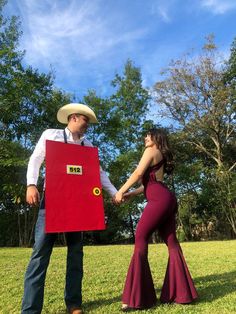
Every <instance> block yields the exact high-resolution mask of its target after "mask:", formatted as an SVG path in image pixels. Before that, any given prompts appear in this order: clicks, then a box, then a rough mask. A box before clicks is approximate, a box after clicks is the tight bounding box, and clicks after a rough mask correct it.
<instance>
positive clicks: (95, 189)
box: [93, 187, 101, 196]
mask: <svg viewBox="0 0 236 314" xmlns="http://www.w3.org/2000/svg"><path fill="white" fill-rule="evenodd" d="M93 194H94V195H95V196H99V195H100V194H101V190H100V189H99V188H98V187H95V188H94V189H93Z"/></svg>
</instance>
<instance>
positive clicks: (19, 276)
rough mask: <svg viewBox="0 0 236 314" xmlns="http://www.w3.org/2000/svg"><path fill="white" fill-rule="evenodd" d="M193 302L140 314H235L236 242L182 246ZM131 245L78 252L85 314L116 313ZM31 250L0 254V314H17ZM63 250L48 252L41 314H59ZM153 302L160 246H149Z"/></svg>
mask: <svg viewBox="0 0 236 314" xmlns="http://www.w3.org/2000/svg"><path fill="white" fill-rule="evenodd" d="M181 246H182V248H183V251H184V255H185V258H186V261H187V263H188V266H189V270H190V272H191V274H192V277H193V279H194V282H195V284H196V288H197V290H198V293H199V299H198V300H197V301H196V302H195V303H194V304H191V305H161V304H160V303H158V304H157V306H156V307H155V308H153V309H150V310H146V311H140V313H211V314H215V313H223V314H224V313H236V241H214V242H193V243H182V245H181ZM132 252H133V246H132V245H114V246H86V247H84V253H85V255H84V281H83V307H84V310H85V313H96V314H99V313H103V314H106V313H112V314H115V313H121V312H120V297H121V292H122V288H123V284H124V280H125V276H126V272H127V268H128V264H129V261H130V257H131V255H132ZM30 254H31V249H22V248H1V249H0V280H1V284H0V313H1V314H10V313H11V314H13V313H20V306H21V297H22V293H23V277H24V272H25V268H26V266H27V263H28V260H29V257H30ZM65 261H66V248H64V247H63V248H61V247H60V248H54V251H53V254H52V257H51V262H50V266H49V269H48V273H47V280H46V287H45V300H44V309H43V313H51V314H65V313H66V311H65V306H64V301H63V293H64V291H63V290H64V280H65ZM149 261H150V266H151V269H152V274H153V279H154V283H155V287H156V292H157V296H158V297H159V295H160V289H161V286H162V282H163V278H164V273H165V268H166V263H167V250H166V247H165V245H164V244H158V245H154V244H152V245H149ZM135 313H138V312H135Z"/></svg>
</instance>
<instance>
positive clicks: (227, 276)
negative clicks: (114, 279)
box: [58, 271, 236, 314]
mask: <svg viewBox="0 0 236 314" xmlns="http://www.w3.org/2000/svg"><path fill="white" fill-rule="evenodd" d="M235 278H236V271H232V272H229V273H224V274H212V275H208V276H202V277H197V278H195V279H194V283H195V285H196V288H197V292H198V294H199V298H198V299H197V300H196V301H194V303H195V304H197V303H207V302H213V301H214V300H216V299H219V298H222V297H224V296H226V295H227V294H230V293H232V292H235V291H236V284H235V283H234V279H235ZM160 293H161V289H160V288H157V289H156V294H157V297H158V301H157V304H156V306H154V307H153V308H152V309H153V310H154V309H155V308H157V307H159V306H161V305H162V303H160V301H159V296H160ZM116 302H121V295H120V296H117V297H113V298H106V299H105V298H102V299H97V300H94V301H88V302H85V303H84V304H83V308H84V309H85V310H94V309H96V308H99V307H103V306H106V305H111V304H112V303H116ZM65 313H66V312H65V311H60V312H58V314H65Z"/></svg>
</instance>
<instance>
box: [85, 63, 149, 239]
mask: <svg viewBox="0 0 236 314" xmlns="http://www.w3.org/2000/svg"><path fill="white" fill-rule="evenodd" d="M111 84H112V86H113V87H114V89H115V92H114V93H113V94H112V95H111V96H110V97H108V98H106V99H101V98H100V97H98V96H97V95H96V93H95V92H94V91H90V92H89V93H88V95H87V96H86V97H85V98H84V100H85V103H86V104H88V105H89V106H91V107H92V108H93V109H94V110H95V112H96V115H97V116H98V120H99V122H100V123H99V124H98V125H93V126H91V127H90V132H91V133H89V135H90V137H91V139H92V142H93V143H94V145H95V146H98V147H99V152H100V154H99V155H100V160H101V163H102V166H103V168H104V170H105V171H107V172H108V173H109V174H110V177H111V180H112V182H113V183H114V185H115V186H116V187H117V188H118V187H120V186H121V184H122V183H124V182H125V181H126V179H127V177H128V176H129V174H130V173H131V172H132V171H133V170H134V169H135V167H136V165H137V163H138V161H139V158H140V157H141V153H142V149H143V139H142V131H143V128H144V127H145V126H146V125H147V124H148V125H150V121H146V115H147V113H148V104H149V99H150V96H149V93H148V91H147V90H146V89H145V88H144V87H143V86H142V77H141V71H140V69H139V68H138V67H135V66H134V65H133V63H132V61H131V60H128V61H127V62H126V64H125V66H124V72H123V75H119V74H116V75H115V79H114V80H113V81H112V83H111ZM142 201H143V199H142V198H141V199H140V198H137V199H136V200H134V201H133V202H131V203H129V204H124V205H122V206H120V207H117V206H114V205H112V204H110V200H109V199H106V203H105V208H106V213H107V215H108V216H109V228H108V230H107V231H106V232H105V233H104V234H103V235H101V237H102V238H103V239H104V240H105V238H108V234H109V232H111V233H112V234H113V239H114V241H119V240H120V239H121V238H122V237H123V236H124V234H126V235H127V234H130V235H131V237H132V238H134V228H135V224H136V222H137V219H138V217H139V215H140V209H139V203H140V202H142ZM111 233H110V234H109V238H110V239H111Z"/></svg>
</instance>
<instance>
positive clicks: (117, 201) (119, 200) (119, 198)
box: [114, 191, 123, 204]
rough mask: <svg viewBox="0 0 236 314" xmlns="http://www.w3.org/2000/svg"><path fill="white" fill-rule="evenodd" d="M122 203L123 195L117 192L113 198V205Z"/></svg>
mask: <svg viewBox="0 0 236 314" xmlns="http://www.w3.org/2000/svg"><path fill="white" fill-rule="evenodd" d="M122 201H123V193H122V192H120V191H118V192H117V193H116V195H115V197H114V202H115V204H120V203H122Z"/></svg>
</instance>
